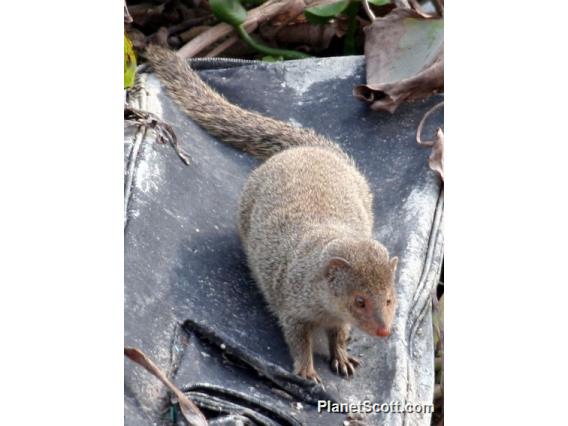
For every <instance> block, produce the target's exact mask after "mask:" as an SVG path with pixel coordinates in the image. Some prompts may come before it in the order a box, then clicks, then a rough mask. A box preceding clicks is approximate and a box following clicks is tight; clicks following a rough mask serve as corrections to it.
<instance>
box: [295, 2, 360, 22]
mask: <svg viewBox="0 0 568 426" xmlns="http://www.w3.org/2000/svg"><path fill="white" fill-rule="evenodd" d="M347 6H349V0H340V1H338V2H337V3H331V4H322V5H321V6H313V7H308V8H307V9H306V10H304V15H305V16H306V18H307V19H308V21H310V22H311V23H312V24H325V23H326V22H328V21H329V20H330V19H333V18H335V17H336V16H337V15H339V14H340V13H341V12H343V11H344V10H345V9H347Z"/></svg>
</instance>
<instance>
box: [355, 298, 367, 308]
mask: <svg viewBox="0 0 568 426" xmlns="http://www.w3.org/2000/svg"><path fill="white" fill-rule="evenodd" d="M355 305H357V307H358V308H364V307H365V298H364V297H361V296H356V297H355Z"/></svg>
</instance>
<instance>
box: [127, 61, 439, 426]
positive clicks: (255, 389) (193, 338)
mask: <svg viewBox="0 0 568 426" xmlns="http://www.w3.org/2000/svg"><path fill="white" fill-rule="evenodd" d="M194 67H195V68H196V69H199V70H200V71H199V72H200V74H201V76H202V77H203V78H204V80H205V81H207V82H208V83H209V84H210V85H212V86H213V87H214V88H216V89H217V90H218V91H219V92H221V93H223V94H224V95H225V96H226V97H227V98H228V99H229V100H230V101H232V102H233V103H236V104H238V105H241V106H243V107H245V108H247V109H252V110H255V111H258V112H260V113H263V114H265V115H269V116H272V117H276V118H279V119H281V120H285V121H288V122H290V123H293V124H294V125H296V126H304V127H312V128H313V129H315V130H316V131H318V132H319V133H321V134H323V135H326V136H328V137H330V138H332V139H334V140H335V141H337V142H338V143H340V144H341V145H342V146H343V147H344V149H345V150H346V151H347V152H348V153H349V154H351V155H352V156H353V157H354V159H355V160H356V162H357V164H358V165H359V167H360V169H361V170H362V171H363V173H364V174H365V176H367V178H368V179H369V182H370V185H371V188H372V190H373V192H374V194H375V202H374V212H375V218H376V223H375V236H376V238H377V239H379V240H380V241H382V242H383V243H384V244H385V245H386V247H387V248H388V249H389V251H390V253H391V254H392V255H396V256H399V258H400V261H399V269H398V274H397V292H398V300H399V307H398V310H397V315H396V320H395V326H394V332H393V334H392V335H391V337H389V338H388V339H374V338H371V337H369V336H366V335H364V334H362V333H361V332H359V331H357V330H355V331H354V332H353V334H352V339H351V342H350V343H349V349H350V351H351V353H353V354H355V355H356V356H359V357H360V358H361V361H362V365H361V367H359V368H358V370H357V372H356V375H355V377H354V378H352V379H344V378H342V377H339V376H336V375H335V374H333V373H332V372H331V371H330V368H329V366H328V360H327V359H328V358H327V351H326V345H325V344H323V343H322V342H320V343H319V346H320V347H321V349H320V353H322V354H323V355H319V356H316V369H317V370H318V372H319V374H320V375H321V377H322V379H323V381H324V384H325V390H322V389H321V388H319V387H313V386H312V387H310V386H306V385H304V383H303V382H302V381H300V380H299V379H297V378H296V377H295V376H294V375H292V374H291V373H290V372H291V368H292V360H291V358H290V355H289V354H288V350H287V347H286V345H285V343H284V340H283V337H282V334H281V331H280V329H279V327H278V324H277V321H276V319H275V318H274V317H273V316H272V315H271V314H270V313H269V312H268V310H267V309H266V307H265V305H264V302H263V299H262V297H261V295H260V293H259V291H258V290H257V288H256V286H255V284H254V282H253V281H252V278H251V276H250V275H249V272H248V269H247V266H246V261H245V256H244V253H243V250H242V249H241V246H240V243H239V239H238V235H237V230H236V206H237V201H238V196H239V193H240V191H241V188H242V187H243V184H244V182H245V179H246V177H247V175H248V174H249V173H250V171H251V170H252V169H253V168H254V167H255V166H257V165H258V164H259V162H258V160H256V159H254V158H252V157H250V156H249V155H248V154H245V153H242V152H239V151H237V150H235V149H232V148H230V147H227V146H225V145H223V144H222V143H220V142H218V141H217V140H215V139H214V138H213V137H211V136H209V135H208V134H207V133H206V132H205V131H203V130H202V129H201V128H199V127H198V126H197V125H196V124H194V123H193V122H192V121H191V119H189V118H187V117H186V116H185V115H183V114H182V113H181V112H180V111H179V110H178V108H177V107H176V106H175V105H174V104H173V103H172V101H171V100H170V99H169V97H168V96H167V94H166V93H165V90H164V89H163V88H162V87H161V85H160V83H159V82H158V80H157V79H156V78H155V76H153V75H152V74H148V73H142V74H141V75H140V88H141V89H140V90H139V91H137V92H136V93H135V94H134V96H132V97H131V99H130V101H129V102H130V104H131V105H132V106H133V107H136V108H140V109H143V110H145V111H149V112H153V113H155V114H157V115H158V116H160V117H162V118H163V119H164V120H165V121H167V122H169V123H171V124H172V125H173V127H174V130H175V132H176V134H177V137H178V140H179V141H180V144H181V147H182V148H183V150H184V151H185V152H186V153H188V154H189V155H190V156H191V164H190V165H189V166H186V165H184V164H183V163H182V161H180V159H179V158H178V157H177V155H176V153H175V151H174V150H173V149H172V147H171V146H169V145H167V144H158V143H156V141H155V137H154V133H153V132H152V131H151V130H145V129H143V128H136V127H131V128H128V129H127V130H126V131H125V272H124V273H125V306H124V309H125V313H124V315H125V317H124V326H125V330H124V331H125V345H127V346H135V347H138V348H140V349H141V350H142V351H144V352H145V353H146V354H147V355H148V356H150V357H151V358H152V359H153V360H154V361H155V362H156V363H157V364H158V365H159V366H160V367H161V368H162V369H163V370H164V371H165V372H166V373H167V374H168V375H169V376H170V377H173V380H174V381H175V383H176V384H177V385H178V386H179V387H180V388H181V389H182V390H183V391H185V392H186V393H187V394H188V395H189V397H190V398H191V399H192V400H193V401H194V402H196V403H197V404H198V405H199V406H200V407H201V408H202V409H203V410H204V413H205V414H206V416H207V417H208V419H210V422H211V424H227V425H228V424H235V425H236V424H263V425H299V424H305V425H341V424H345V423H343V422H344V421H346V420H348V419H349V417H348V416H347V414H345V413H326V412H324V413H318V412H317V406H316V405H314V404H316V402H317V400H318V399H329V400H331V401H335V402H362V401H365V400H368V401H370V402H371V403H391V402H400V403H401V404H404V403H407V402H409V403H421V402H424V403H430V402H431V401H432V395H433V386H434V365H433V338H432V324H431V299H430V297H431V290H432V288H434V286H435V284H436V282H437V280H438V277H439V271H440V265H441V261H442V244H443V242H442V230H441V220H442V212H443V194H442V189H441V182H440V180H439V178H438V176H437V175H436V174H435V173H434V172H432V171H431V170H430V169H429V168H428V161H427V159H428V155H429V152H428V150H425V149H424V148H421V147H419V146H418V145H417V144H416V142H415V131H416V127H417V125H418V123H419V121H420V119H421V118H422V116H423V114H424V113H425V112H426V111H427V110H428V109H429V108H430V107H431V106H432V105H434V104H435V103H437V102H438V101H439V100H440V97H439V96H437V97H433V98H431V99H429V100H427V101H423V102H416V103H413V104H407V105H403V106H401V107H400V109H399V110H397V112H396V113H395V114H394V115H390V114H387V113H384V112H383V113H381V112H374V111H370V110H369V109H368V107H367V105H365V104H364V103H361V102H360V101H358V100H356V99H355V98H354V97H353V96H352V89H353V87H354V86H355V85H357V84H361V83H363V82H364V75H365V72H364V60H363V58H362V57H341V58H325V59H308V60H302V61H290V62H285V63H278V64H267V63H260V62H254V63H250V62H238V61H223V60H212V61H204V62H203V61H201V62H200V61H195V62H194ZM431 124H432V125H433V126H434V127H437V126H441V124H442V116H441V115H436V116H433V121H432V123H431ZM124 368H125V369H124V381H125V424H126V425H146V424H148V425H150V424H169V423H171V422H172V421H171V420H168V419H169V418H170V415H171V410H169V411H168V407H169V405H170V401H169V399H168V394H167V392H166V391H165V389H164V387H163V386H162V385H161V384H160V382H158V381H157V380H156V379H155V378H154V377H152V376H150V375H149V374H148V373H147V372H146V371H145V370H143V369H142V368H140V367H139V366H137V365H135V364H133V363H132V362H130V361H128V360H125V365H124ZM230 413H232V414H233V416H231V415H229V414H230ZM235 413H238V415H234V414H235ZM178 422H179V419H178ZM239 422H240V423H239ZM362 422H363V423H354V422H351V424H370V425H371V424H372V425H375V424H389V425H399V424H420V425H427V424H429V422H430V414H415V413H393V412H390V413H376V414H369V415H366V416H364V419H363V420H362Z"/></svg>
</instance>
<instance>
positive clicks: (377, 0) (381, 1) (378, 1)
mask: <svg viewBox="0 0 568 426" xmlns="http://www.w3.org/2000/svg"><path fill="white" fill-rule="evenodd" d="M390 2H391V0H369V3H371V4H374V5H375V6H384V5H385V4H389V3H390Z"/></svg>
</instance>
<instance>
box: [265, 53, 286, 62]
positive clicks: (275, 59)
mask: <svg viewBox="0 0 568 426" xmlns="http://www.w3.org/2000/svg"><path fill="white" fill-rule="evenodd" d="M262 60H263V61H264V62H280V61H283V60H284V57H283V56H272V55H266V56H263V57H262Z"/></svg>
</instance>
